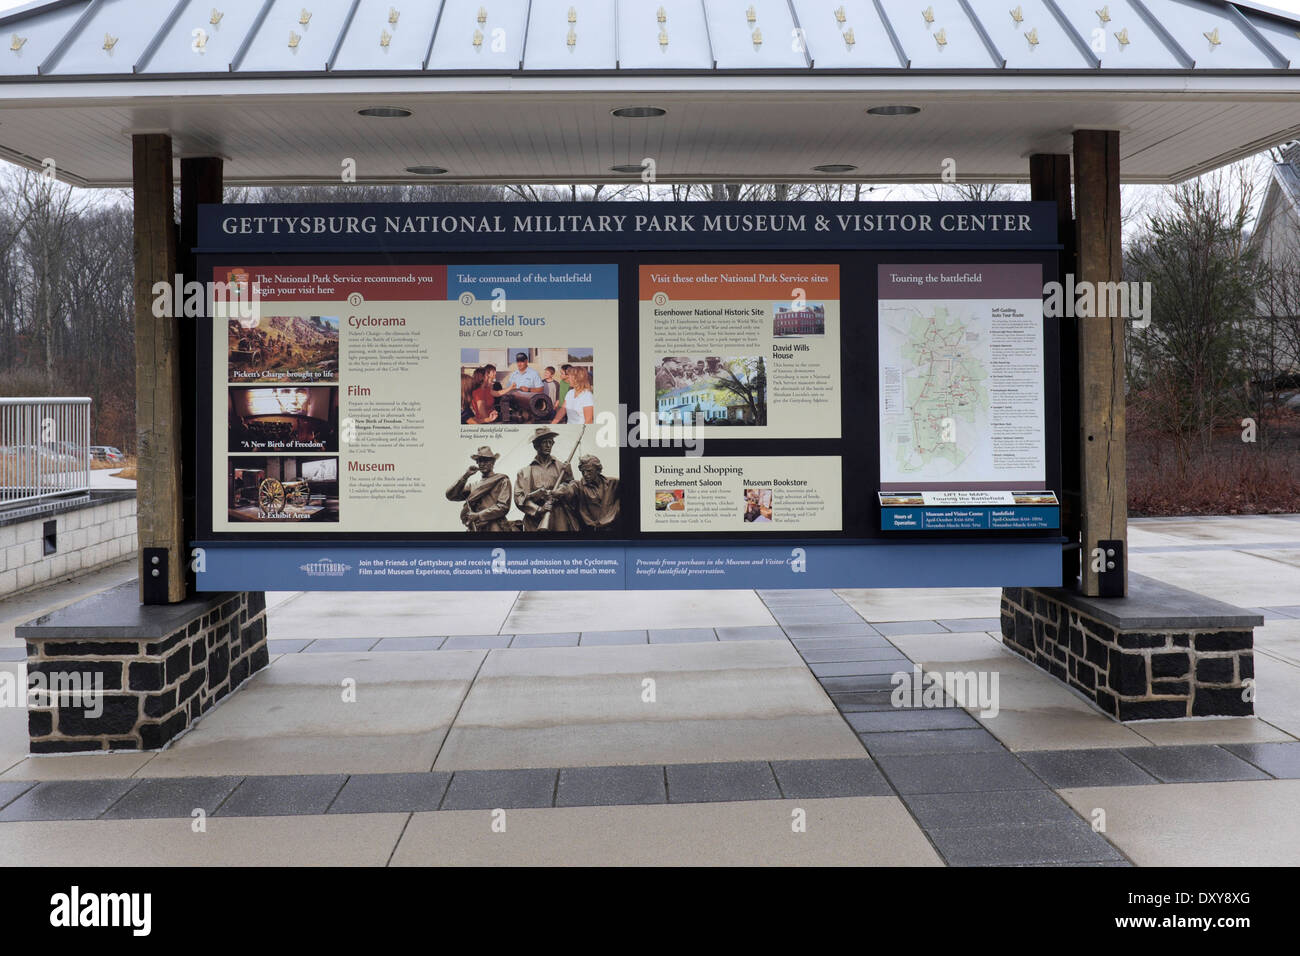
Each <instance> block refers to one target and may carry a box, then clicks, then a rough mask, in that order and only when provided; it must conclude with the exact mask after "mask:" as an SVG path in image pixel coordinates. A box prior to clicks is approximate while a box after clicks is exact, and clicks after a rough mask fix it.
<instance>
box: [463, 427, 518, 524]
mask: <svg viewBox="0 0 1300 956" xmlns="http://www.w3.org/2000/svg"><path fill="white" fill-rule="evenodd" d="M470 457H471V458H472V459H473V460H474V464H473V465H471V466H470V467H469V468H467V469H466V470H465V474H463V475H461V476H460V478H458V479H457V480H456V483H455V484H454V485H452V486H451V487H450V488H448V489H447V500H448V501H463V502H465V504H464V506H463V507H462V508H461V509H460V520H461V522H462V523H463V524H464V525H465V530H466V531H512V530H514V529H513V528H512V527H511V526H510V522H508V521H507V520H506V514H507V513H508V512H509V511H510V477H509V476H508V475H503V474H498V473H497V472H494V471H493V470H492V469H493V468H494V467H495V466H496V463H497V459H498V458H500V457H501V456H500V455H494V454H493V453H492V449H491V448H489V447H488V446H487V445H483V446H482V447H480V448H479V449H478V451H476V452H475V453H474V454H472V455H471V456H470ZM476 471H477V472H478V473H479V474H480V475H481V476H482V477H481V478H480V479H479V480H478V481H477V482H475V483H474V484H473V485H471V484H469V479H470V477H471V476H472V475H473V474H474V472H476Z"/></svg>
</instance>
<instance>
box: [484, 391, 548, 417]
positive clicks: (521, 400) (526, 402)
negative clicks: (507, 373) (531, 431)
mask: <svg viewBox="0 0 1300 956" xmlns="http://www.w3.org/2000/svg"><path fill="white" fill-rule="evenodd" d="M496 405H497V413H498V417H497V420H498V421H500V422H523V423H530V422H549V421H550V420H551V419H552V418H554V417H555V401H554V400H553V399H552V398H551V396H549V395H547V394H546V393H545V392H532V393H529V392H511V393H510V394H508V395H500V396H498V397H497V400H496Z"/></svg>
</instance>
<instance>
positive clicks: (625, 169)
mask: <svg viewBox="0 0 1300 956" xmlns="http://www.w3.org/2000/svg"><path fill="white" fill-rule="evenodd" d="M609 168H610V171H611V172H615V173H642V172H645V167H644V166H642V165H641V164H640V163H625V164H623V165H622V166H611V167H609Z"/></svg>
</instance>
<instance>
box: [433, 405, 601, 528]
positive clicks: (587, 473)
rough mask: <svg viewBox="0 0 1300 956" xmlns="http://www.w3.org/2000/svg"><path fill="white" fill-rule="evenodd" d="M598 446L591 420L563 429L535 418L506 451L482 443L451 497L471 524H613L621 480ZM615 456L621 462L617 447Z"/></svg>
mask: <svg viewBox="0 0 1300 956" xmlns="http://www.w3.org/2000/svg"><path fill="white" fill-rule="evenodd" d="M572 392H573V389H571V390H570V394H572ZM578 394H579V395H581V394H582V393H581V392H579V393H578ZM574 407H576V406H574V405H572V404H570V405H569V408H574ZM557 441H559V442H560V443H561V447H560V448H557V447H556V443H557ZM595 450H596V448H595V432H594V430H593V429H591V428H588V427H586V426H584V427H581V428H577V429H572V428H566V429H564V433H563V435H561V433H560V432H557V431H555V430H553V429H551V428H550V427H548V426H546V425H541V426H538V427H536V428H534V429H533V430H532V431H531V432H529V433H526V435H525V436H524V438H523V440H522V441H520V442H517V443H516V446H515V447H512V448H511V449H510V450H509V451H508V452H506V453H502V452H500V451H494V450H493V448H492V447H491V446H490V445H480V446H478V447H476V448H475V449H474V450H473V451H471V452H470V454H469V459H470V462H471V463H470V464H469V465H468V466H467V467H466V468H465V470H464V471H463V472H462V473H461V474H460V475H459V477H457V478H456V480H455V482H453V483H452V485H451V487H449V488H448V489H447V492H446V499H447V501H449V502H453V503H454V502H460V503H461V508H460V522H461V524H462V525H464V527H465V530H466V531H494V532H497V531H521V532H527V531H554V532H566V533H577V534H596V533H600V532H604V531H609V530H612V529H613V528H615V527H616V525H617V524H618V519H619V497H618V496H619V480H618V478H617V477H616V476H608V475H606V474H605V465H604V462H603V461H602V460H601V458H600V456H598V455H597V454H595V453H594V452H595ZM559 454H564V456H565V457H564V458H560V457H558V455H559ZM503 458H505V459H506V462H508V464H509V466H510V467H504V465H505V464H506V463H504V462H502V459H503ZM611 460H612V461H613V462H614V463H615V469H616V467H617V454H615V455H613V456H612V459H611ZM575 461H576V463H577V468H576V469H575V468H574V463H575ZM499 465H502V466H503V467H501V469H500V470H499V471H498V470H497V469H498V466H499ZM512 475H513V477H512Z"/></svg>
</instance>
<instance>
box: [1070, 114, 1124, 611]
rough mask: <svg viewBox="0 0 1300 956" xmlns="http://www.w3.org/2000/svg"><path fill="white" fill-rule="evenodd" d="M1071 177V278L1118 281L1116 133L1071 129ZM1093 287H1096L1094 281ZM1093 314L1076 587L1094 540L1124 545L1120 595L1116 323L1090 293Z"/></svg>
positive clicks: (1120, 347)
mask: <svg viewBox="0 0 1300 956" xmlns="http://www.w3.org/2000/svg"><path fill="white" fill-rule="evenodd" d="M1074 182H1075V203H1076V208H1077V223H1078V227H1077V233H1076V249H1077V254H1078V269H1077V272H1076V278H1077V281H1079V282H1091V283H1095V284H1100V283H1103V282H1119V281H1121V280H1122V279H1123V263H1122V246H1121V235H1120V205H1119V133H1118V132H1116V131H1114V130H1076V131H1075V133H1074ZM1094 288H1096V286H1094ZM1095 298H1096V300H1097V308H1096V314H1095V315H1092V316H1087V317H1081V318H1080V319H1079V377H1080V384H1079V415H1080V421H1081V424H1082V432H1081V434H1080V436H1079V450H1080V455H1079V457H1080V461H1081V477H1082V487H1081V491H1082V512H1081V516H1080V517H1081V522H1080V523H1081V539H1082V545H1083V550H1082V555H1081V557H1082V564H1083V574H1082V591H1083V593H1084V594H1085V595H1088V596H1092V597H1095V596H1097V595H1099V594H1100V582H1099V580H1098V573H1097V572H1096V571H1095V570H1093V567H1094V554H1095V551H1096V549H1097V548H1098V542H1099V541H1104V540H1118V541H1121V542H1124V543H1125V548H1124V561H1123V568H1124V575H1123V591H1122V593H1127V592H1128V547H1127V541H1128V497H1127V488H1126V481H1125V472H1124V468H1125V443H1124V323H1125V322H1126V321H1127V320H1126V319H1125V317H1124V316H1122V315H1113V316H1112V315H1106V314H1105V313H1106V311H1107V309H1106V298H1107V297H1106V296H1101V295H1098V296H1096V297H1095Z"/></svg>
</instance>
